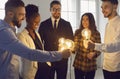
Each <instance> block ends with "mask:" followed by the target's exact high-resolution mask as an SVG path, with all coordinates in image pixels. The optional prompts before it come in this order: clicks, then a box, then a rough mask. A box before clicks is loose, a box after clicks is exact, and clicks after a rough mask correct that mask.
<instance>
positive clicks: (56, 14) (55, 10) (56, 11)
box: [50, 4, 61, 19]
mask: <svg viewBox="0 0 120 79" xmlns="http://www.w3.org/2000/svg"><path fill="white" fill-rule="evenodd" d="M50 11H51V15H52V17H53V18H55V19H58V18H60V16H61V5H58V4H55V5H53V6H52V8H51V9H50Z"/></svg>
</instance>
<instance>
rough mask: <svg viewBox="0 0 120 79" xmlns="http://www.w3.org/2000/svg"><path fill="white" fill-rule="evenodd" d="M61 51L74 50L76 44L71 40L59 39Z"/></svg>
mask: <svg viewBox="0 0 120 79" xmlns="http://www.w3.org/2000/svg"><path fill="white" fill-rule="evenodd" d="M58 46H59V48H58V50H59V51H63V50H65V49H70V50H72V49H73V48H74V42H73V41H72V40H70V39H65V38H60V39H59V45H58Z"/></svg>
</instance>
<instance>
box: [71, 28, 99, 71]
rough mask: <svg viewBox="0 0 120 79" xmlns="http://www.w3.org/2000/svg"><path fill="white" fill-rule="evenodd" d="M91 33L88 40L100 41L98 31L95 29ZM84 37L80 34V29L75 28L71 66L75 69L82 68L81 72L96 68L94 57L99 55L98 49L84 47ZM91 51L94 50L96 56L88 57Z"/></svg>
mask: <svg viewBox="0 0 120 79" xmlns="http://www.w3.org/2000/svg"><path fill="white" fill-rule="evenodd" d="M92 33H93V34H92V35H91V37H90V40H92V41H94V42H96V43H100V42H101V38H100V33H99V32H98V31H97V30H96V31H94V32H92ZM83 41H84V38H83V37H82V35H81V31H80V30H77V31H76V32H75V37H74V42H75V52H76V56H75V60H74V64H73V66H74V67H75V69H78V70H82V71H83V72H90V71H93V70H96V69H97V65H96V58H97V56H99V55H100V52H99V51H95V50H91V49H86V48H85V47H84V45H83ZM91 52H94V53H95V54H96V56H94V58H93V59H91V60H90V59H88V57H87V55H88V54H89V53H91Z"/></svg>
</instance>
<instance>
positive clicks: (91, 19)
mask: <svg viewBox="0 0 120 79" xmlns="http://www.w3.org/2000/svg"><path fill="white" fill-rule="evenodd" d="M83 16H88V19H89V27H88V28H89V29H90V30H91V34H93V33H94V32H95V31H97V29H96V24H95V19H94V16H93V14H92V13H84V14H83V15H82V17H81V22H80V26H79V29H78V30H77V31H76V32H80V33H81V31H82V30H83V29H84V27H83V25H82V20H83ZM76 34H77V33H76Z"/></svg>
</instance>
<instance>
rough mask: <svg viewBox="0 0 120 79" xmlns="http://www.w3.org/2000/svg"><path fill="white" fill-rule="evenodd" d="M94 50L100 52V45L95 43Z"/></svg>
mask: <svg viewBox="0 0 120 79" xmlns="http://www.w3.org/2000/svg"><path fill="white" fill-rule="evenodd" d="M94 50H97V51H102V44H100V43H95V48H94Z"/></svg>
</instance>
